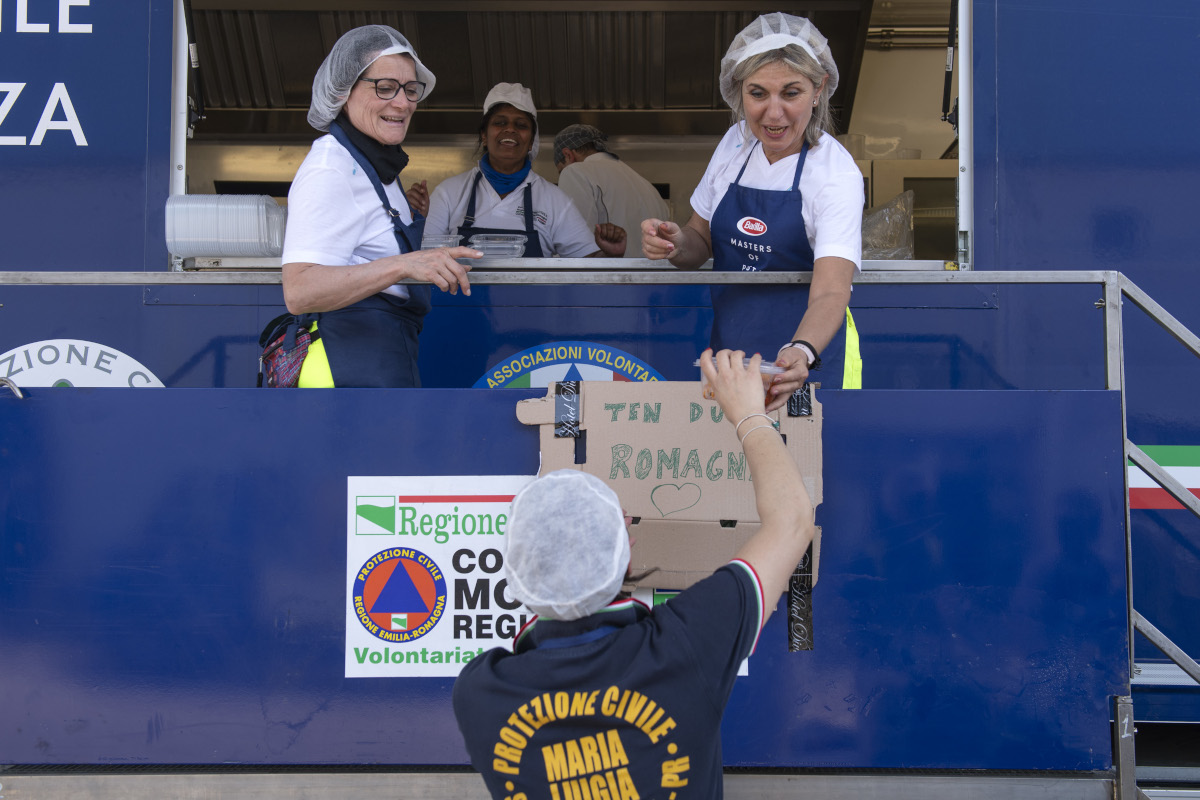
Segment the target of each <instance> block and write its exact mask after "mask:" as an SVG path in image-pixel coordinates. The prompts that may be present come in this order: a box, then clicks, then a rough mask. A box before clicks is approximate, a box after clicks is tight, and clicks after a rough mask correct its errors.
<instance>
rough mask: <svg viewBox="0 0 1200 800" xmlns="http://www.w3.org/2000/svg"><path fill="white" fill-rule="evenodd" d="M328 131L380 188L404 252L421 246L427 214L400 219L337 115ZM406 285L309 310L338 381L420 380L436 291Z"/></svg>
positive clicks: (407, 383) (397, 383) (401, 384)
mask: <svg viewBox="0 0 1200 800" xmlns="http://www.w3.org/2000/svg"><path fill="white" fill-rule="evenodd" d="M329 132H330V133H331V134H332V135H333V138H335V139H337V140H338V143H339V144H341V145H342V147H344V148H346V150H348V151H349V152H350V155H352V156H354V160H355V161H357V162H358V165H359V166H360V167H362V170H363V174H365V175H366V176H367V178H368V179H370V181H371V185H372V186H373V187H375V193H376V194H377V195H379V200H380V202H381V203H383V207H384V209H385V210H386V211H387V213H388V216H389V217H390V218H391V220H392V228H393V233H394V234H395V236H396V244H397V245H398V246H399V248H400V253H401V254H403V253H411V252H413V251H415V250H420V249H421V235H422V233H423V232H424V229H425V218H424V217H421V216H420V215H418V214H414V215H413V223H412V224H411V225H405V224H404V223H403V222H402V221H401V220H400V212H398V211H397V210H396V209H394V208H392V205H391V203H389V202H388V198H387V194H386V193H385V192H384V190H383V183H382V182H381V181H380V180H379V175H378V174H377V173H376V172H375V168H374V167H372V166H371V162H370V161H368V160H367V157H366V156H364V155H363V154H362V151H360V150H359V149H358V148H357V147H355V146H354V144H353V143H351V141H350V139H349V137H348V136H346V132H345V131H343V130H342V129H341V127H340V125H339V124H338V122H337V121H336V120H335V121H334V122H332V123H330V125H329ZM406 287H407V289H408V299H407V300H405V299H404V298H401V297H396V296H395V295H392V294H384V293H383V292H380V293H379V294H374V295H371V296H370V297H365V298H363V299H362V300H359V301H358V302H357V303H354V304H353V305H349V306H346V307H345V308H339V309H337V310H336V311H323V312H321V313H319V314H313V315H310V316H311V317H312V318H315V319H316V320H317V322H318V323H319V330H320V332H321V340H322V341H323V342H325V353H326V355H327V356H328V358H329V371H330V372H331V373H332V374H333V385H334V386H337V387H339V388H345V387H358V388H363V387H367V388H392V389H406V388H415V387H419V386H420V385H421V375H420V372H419V371H418V369H417V336H418V334H420V332H421V326H422V324H423V319H424V317H425V314H426V313H428V311H429V308H430V305H431V290H430V287H429V285H428V284H407V285H406Z"/></svg>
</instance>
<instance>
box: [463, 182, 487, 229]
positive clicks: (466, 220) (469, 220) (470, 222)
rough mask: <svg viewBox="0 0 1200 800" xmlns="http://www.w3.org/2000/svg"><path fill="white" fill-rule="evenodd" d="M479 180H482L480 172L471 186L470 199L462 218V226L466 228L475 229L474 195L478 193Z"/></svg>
mask: <svg viewBox="0 0 1200 800" xmlns="http://www.w3.org/2000/svg"><path fill="white" fill-rule="evenodd" d="M481 180H483V172H482V171H480V173H479V174H478V175H476V176H475V182H474V183H472V184H471V199H470V200H468V201H467V214H466V216H464V217H463V226H464V227H467V228H473V227H475V193H476V192H478V191H479V182H480V181H481Z"/></svg>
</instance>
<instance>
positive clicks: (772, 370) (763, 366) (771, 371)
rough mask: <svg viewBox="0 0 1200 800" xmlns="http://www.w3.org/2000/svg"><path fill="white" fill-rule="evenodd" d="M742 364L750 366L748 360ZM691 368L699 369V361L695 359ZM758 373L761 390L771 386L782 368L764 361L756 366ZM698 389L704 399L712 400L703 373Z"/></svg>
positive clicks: (781, 371)
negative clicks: (760, 379)
mask: <svg viewBox="0 0 1200 800" xmlns="http://www.w3.org/2000/svg"><path fill="white" fill-rule="evenodd" d="M742 364H743V366H747V367H748V366H750V359H749V358H743V359H742ZM692 366H693V367H699V366H700V359H698V358H697V359H696V360H695V361H693V362H692ZM758 371H759V373H761V374H762V382H763V388H764V389H765V388H767V387H768V386H770V385H771V379H772V378H773V377H774V376H776V375H782V374H783V367H781V366H779V365H777V364H774V363H773V362H770V361H765V360H764V361H763V362H762V363H760V364H759V365H758ZM700 389H701V391H702V393H703V394H704V396H705V397H706V398H708V399H709V400H711V399H712V397H713V392H712V389H710V388H709V387H708V378H706V377H704V373H703V372H701V373H700Z"/></svg>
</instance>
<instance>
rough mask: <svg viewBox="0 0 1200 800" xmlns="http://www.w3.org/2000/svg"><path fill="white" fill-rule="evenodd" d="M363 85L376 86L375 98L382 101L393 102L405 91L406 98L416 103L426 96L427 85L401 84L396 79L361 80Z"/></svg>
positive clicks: (416, 83) (419, 83)
mask: <svg viewBox="0 0 1200 800" xmlns="http://www.w3.org/2000/svg"><path fill="white" fill-rule="evenodd" d="M359 80H360V81H362V82H363V83H373V84H375V96H376V97H378V98H379V99H380V100H391V99H392V98H393V97H395V96H396V95H398V94H400V90H401V89H403V90H404V96H405V97H407V98H408V99H409V100H411V101H412V102H414V103H416V102H418V101H420V99H421V98H422V97H424V96H425V84H424V83H422V82H421V81H409V82H408V83H401V82H400V81H398V80H396V79H395V78H359Z"/></svg>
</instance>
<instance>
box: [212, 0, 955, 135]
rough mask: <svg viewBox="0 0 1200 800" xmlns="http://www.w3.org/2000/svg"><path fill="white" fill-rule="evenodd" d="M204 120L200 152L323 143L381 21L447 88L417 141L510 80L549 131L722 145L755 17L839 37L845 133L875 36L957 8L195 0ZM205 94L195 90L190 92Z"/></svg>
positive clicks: (693, 1)
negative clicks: (320, 82)
mask: <svg viewBox="0 0 1200 800" xmlns="http://www.w3.org/2000/svg"><path fill="white" fill-rule="evenodd" d="M190 6H191V13H190V16H191V19H192V21H193V25H192V32H193V38H194V40H195V43H196V46H197V51H198V55H199V60H200V65H201V67H200V72H201V82H202V86H203V88H202V91H201V92H200V93H199V94H200V97H201V98H202V100H203V107H204V114H205V118H204V119H203V120H201V121H199V122H198V123H197V124H196V127H195V135H196V138H197V139H201V140H203V139H206V138H212V139H225V140H227V139H230V138H235V139H243V140H252V141H253V140H258V141H263V140H270V141H274V142H280V141H287V140H289V139H290V140H306V141H307V140H311V139H312V138H313V137H314V136H315V132H314V131H313V130H312V129H311V128H309V127H308V125H307V123H306V122H305V119H304V117H305V111H306V110H307V107H308V102H309V92H310V87H311V85H312V77H313V74H314V72H315V71H316V68H317V66H318V64H320V62H321V59H322V58H323V57H324V55H325V54H326V53H327V52H328V51H329V49H330V47H331V46H332V44H333V42H334V41H335V40H336V39H337V37H338V36H339V35H341V34H342V33H343V32H344V31H346V30H348V29H349V28H352V27H355V26H357V25H363V24H367V23H373V22H381V23H385V24H389V25H392V26H394V27H396V28H398V29H399V30H400V31H402V32H403V33H404V34H405V36H407V37H409V38H410V39H411V40H412V42H413V44H414V46H415V47H416V49H417V52H418V53H420V54H421V58H422V61H424V62H425V63H426V65H427V66H429V68H430V69H432V70H433V71H434V73H435V74H436V75H437V76H438V82H437V89H436V91H435V92H433V94H432V95H430V97H429V98H428V99H427V100H425V101H423V102H422V110H421V127H420V134H419V136H420V137H437V136H439V135H444V134H463V133H470V132H471V131H473V130H474V128H475V126H476V125H477V124H478V119H479V105H480V104H481V103H482V100H483V97H484V95H485V94H486V93H487V91H488V89H489V88H491V86H492V85H493V84H495V83H496V82H498V81H501V80H504V81H519V82H521V83H524V84H525V85H527V86H529V87H531V88H532V90H533V94H534V98H535V100H536V102H537V104H538V107H539V123H540V126H541V127H542V128H543V129H545V130H557V129H559V128H561V127H562V126H564V125H566V124H570V123H572V122H578V121H585V122H591V123H593V124H596V125H599V126H600V127H602V128H604V129H605V130H606V131H608V132H609V133H611V134H614V135H626V136H645V135H653V136H679V135H685V136H686V135H718V134H720V133H722V132H723V131H724V130H725V129H726V127H727V126H728V124H729V111H728V109H727V107H726V106H725V104H724V102H723V101H722V100H721V97H720V93H719V91H718V86H717V75H718V72H719V65H720V59H721V56H722V55H723V54H724V52H725V49H726V48H727V47H728V45H729V42H730V40H731V39H732V38H733V36H734V35H735V34H736V33H737V31H739V30H740V29H741V28H742V27H744V26H745V25H746V24H747V23H749V22H750V21H751V20H752V19H753V18H754V17H756V16H757V15H759V14H762V13H767V12H770V11H786V12H789V13H793V14H797V15H800V16H807V17H809V18H810V19H812V20H813V22H814V23H815V24H816V25H817V27H818V28H820V30H821V31H822V33H824V34H825V35H826V36H827V37H828V38H829V40H830V46H831V48H832V50H833V55H834V59H835V60H836V62H837V64H838V68H839V70H840V72H841V82H840V85H839V88H838V90H837V92H836V93H835V95H834V97H833V103H834V107H835V112H836V114H837V116H838V119H839V122H840V125H839V127H840V128H841V129H842V130H846V129H848V128H849V125H850V118H851V115H852V113H853V109H854V94H855V88H856V86H857V84H858V75H859V70H860V66H861V63H862V53H863V49H864V47H865V45H866V41H867V34H868V29H869V28H870V27H872V26H873V25H874V26H879V25H883V26H917V25H924V26H929V25H937V24H941V25H943V26H944V25H945V23H946V20H945V19H943V17H946V16H947V14H948V11H947V9H948V8H949V5H948V2H946V0H938V1H937V2H926V1H925V0H921V1H920V2H917V1H916V0H810V1H809V2H802V3H796V2H790V3H788V2H785V3H773V4H769V5H764V4H763V3H762V2H743V1H741V0H722V1H721V2H714V1H713V0H617V1H616V2H609V3H606V4H603V5H599V4H595V3H584V2H578V1H577V0H556V2H546V1H545V0H514V1H513V2H493V1H492V0H445V1H444V2H429V1H428V0H426V1H424V2H380V0H358V2H356V3H355V4H354V8H355V9H357V10H353V11H348V10H343V9H345V8H346V5H345V4H344V3H340V2H336V0H192V2H191V4H190ZM192 91H193V94H195V93H196V91H195V87H193V90H192Z"/></svg>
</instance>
